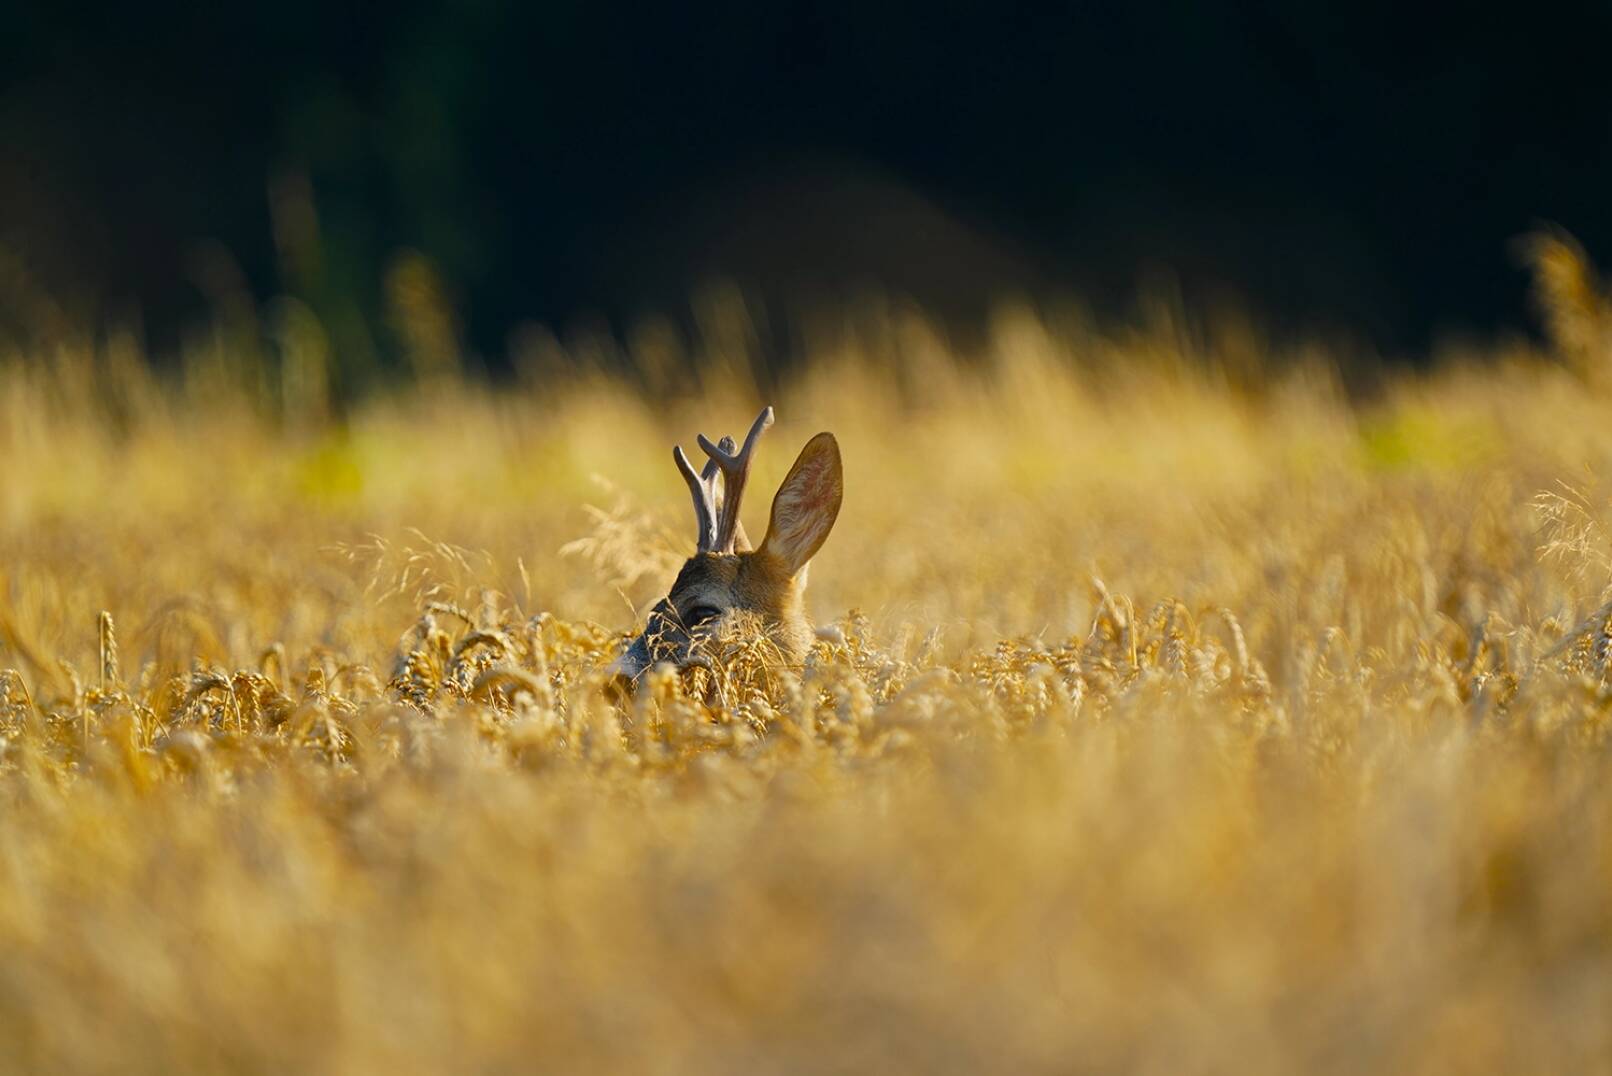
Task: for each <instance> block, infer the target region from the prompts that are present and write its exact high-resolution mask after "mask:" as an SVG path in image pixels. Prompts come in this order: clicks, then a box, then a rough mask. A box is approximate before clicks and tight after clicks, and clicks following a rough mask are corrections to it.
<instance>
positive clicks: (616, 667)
mask: <svg viewBox="0 0 1612 1076" xmlns="http://www.w3.org/2000/svg"><path fill="white" fill-rule="evenodd" d="M647 668H649V654H648V650H647V648H646V647H645V646H644V641H643V640H642V639H638V640H635V641H634V642H633V644H632V645H631V646H629V647H628V648H627V649H626V650H625V651H624V652H623V653H622V655H621V656H620V657H618V658H617V659H616V660H615V661H612V662H611V663H610V664H609V665H608V666H606V667H605V682H604V687H605V694H606V695H609V696H610V697H611V698H613V699H619V698H625V697H627V696H629V695H631V694H632V693H633V691H634V690H635V689H636V688H637V687H638V678H639V677H641V676H643V674H644V670H645V669H647Z"/></svg>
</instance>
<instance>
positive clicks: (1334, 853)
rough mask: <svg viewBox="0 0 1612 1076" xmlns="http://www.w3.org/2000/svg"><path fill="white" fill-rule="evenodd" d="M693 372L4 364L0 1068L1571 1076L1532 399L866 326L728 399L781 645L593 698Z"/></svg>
mask: <svg viewBox="0 0 1612 1076" xmlns="http://www.w3.org/2000/svg"><path fill="white" fill-rule="evenodd" d="M550 352H551V358H552V348H550ZM726 357H727V356H725V355H724V354H723V353H722V352H721V349H720V348H717V349H714V350H713V352H712V353H711V354H710V355H707V356H706V360H705V361H704V362H703V363H702V364H701V369H702V370H703V371H704V372H705V376H704V379H703V381H702V382H699V383H697V384H694V383H687V384H685V385H684V387H683V389H682V391H680V392H676V393H673V392H670V391H668V388H667V386H669V385H673V384H677V383H679V379H678V378H677V377H675V376H671V375H668V374H667V373H666V371H664V370H657V368H656V367H655V366H654V364H652V363H643V362H641V363H638V364H637V367H636V369H635V373H634V375H633V377H632V378H631V379H630V383H629V381H628V380H624V379H620V378H613V377H610V376H607V375H605V374H602V373H577V372H575V371H574V369H573V370H572V371H571V372H562V371H565V370H566V369H567V367H566V366H565V364H564V363H561V362H558V361H551V362H549V363H548V364H547V365H544V364H537V365H534V366H533V367H532V368H531V369H530V370H529V371H528V373H527V375H526V376H525V377H524V378H523V379H522V380H521V382H520V383H519V384H517V385H512V386H509V387H506V388H502V389H497V390H495V389H491V388H488V387H485V386H482V385H479V384H478V383H477V382H476V380H475V379H474V378H471V377H465V376H460V375H456V374H454V373H453V372H452V371H451V370H448V371H443V370H437V371H426V373H424V374H422V378H423V380H422V383H421V385H420V387H418V388H416V389H402V390H398V391H396V392H395V393H393V394H391V395H388V396H382V397H377V398H375V399H372V400H370V401H369V402H368V403H366V404H363V405H360V406H357V407H356V408H355V409H354V410H352V411H351V412H350V413H349V414H347V415H346V417H345V419H344V420H342V421H339V422H338V421H335V420H332V419H330V418H328V416H327V415H326V414H325V413H324V408H325V406H326V404H325V401H324V398H323V396H322V395H321V394H320V393H319V392H318V391H311V392H310V391H309V390H308V389H307V376H306V375H307V369H306V368H299V367H296V365H295V364H294V363H288V364H287V365H286V366H285V368H284V370H283V371H282V373H283V374H284V376H283V377H282V378H281V380H280V381H278V382H275V383H274V384H273V385H269V386H268V387H265V385H266V384H267V383H266V382H265V380H264V379H263V376H262V374H261V372H260V371H258V370H257V369H256V368H254V367H253V366H251V365H250V364H247V363H244V362H237V361H235V360H234V359H232V357H231V354H230V353H229V352H228V350H227V349H224V350H220V351H219V352H218V353H217V354H216V355H214V356H212V358H210V359H208V360H206V361H198V362H195V363H193V364H191V366H189V367H188V368H187V371H186V374H185V376H184V377H183V378H182V379H180V380H179V381H178V382H177V383H164V382H159V381H158V380H157V379H154V378H153V377H152V376H151V375H150V374H149V373H147V372H146V370H145V367H144V366H143V365H142V364H141V363H140V361H139V360H138V358H137V357H135V356H132V355H131V354H130V352H129V350H128V348H127V347H126V346H121V345H118V344H117V343H116V342H115V341H114V342H113V343H112V344H108V345H105V346H97V347H86V348H81V349H77V350H74V349H64V350H61V351H59V352H57V353H55V354H53V355H49V356H35V357H33V359H32V360H31V361H23V360H20V359H13V360H12V361H10V362H9V363H8V364H3V365H0V460H3V461H4V477H3V480H0V668H4V669H5V670H6V671H4V672H3V673H0V1042H3V1043H4V1044H5V1048H4V1053H3V1054H0V1067H4V1068H7V1069H13V1070H17V1071H85V1072H89V1071H118V1072H153V1073H155V1072H173V1071H180V1070H192V1071H212V1072H217V1071H309V1072H320V1071H323V1072H344V1073H351V1072H403V1071H420V1072H443V1071H490V1070H501V1069H517V1070H533V1069H545V1070H551V1071H598V1070H612V1071H622V1070H653V1071H661V1072H701V1073H709V1072H747V1073H748V1072H756V1071H769V1072H770V1071H791V1070H793V1071H800V1070H815V1071H848V1070H875V1071H878V1070H883V1071H890V1070H894V1071H957V1072H978V1071H1002V1072H1013V1071H1017V1072H1034V1071H1046V1072H1068V1071H1111V1070H1116V1069H1129V1070H1138V1071H1151V1072H1169V1073H1179V1072H1199V1071H1238V1072H1261V1071H1271V1072H1291V1071H1310V1072H1326V1071H1338V1072H1357V1071H1382V1070H1399V1071H1447V1070H1461V1071H1474V1070H1493V1071H1578V1070H1584V1069H1593V1068H1600V1069H1603V1070H1604V1069H1605V1068H1606V1067H1607V1065H1608V1059H1609V1058H1612V735H1609V715H1612V691H1609V689H1608V686H1607V683H1606V677H1607V673H1608V659H1609V650H1612V637H1609V634H1608V632H1609V627H1608V624H1607V618H1608V614H1609V613H1612V607H1609V606H1608V605H1607V604H1606V603H1607V601H1608V599H1609V598H1612V593H1609V592H1608V583H1609V581H1612V559H1609V558H1612V540H1609V531H1608V529H1607V527H1608V520H1607V513H1606V511H1605V506H1606V505H1607V501H1608V495H1607V490H1606V488H1605V486H1604V484H1603V483H1602V478H1601V476H1605V475H1607V474H1609V473H1612V470H1609V468H1612V422H1609V421H1608V420H1609V417H1612V396H1608V395H1606V394H1605V392H1604V390H1603V389H1601V388H1599V387H1598V386H1597V385H1596V383H1595V380H1594V378H1592V377H1590V376H1588V375H1587V373H1586V369H1587V368H1586V366H1585V365H1584V363H1583V362H1577V363H1576V364H1575V361H1567V362H1563V361H1562V358H1563V356H1561V355H1559V354H1558V355H1547V354H1539V353H1534V352H1532V351H1530V350H1528V349H1526V348H1522V347H1518V348H1513V349H1511V350H1510V351H1507V352H1503V353H1502V352H1501V351H1499V350H1498V349H1497V350H1496V351H1495V352H1494V353H1486V354H1477V353H1474V354H1471V355H1466V356H1451V357H1449V358H1448V360H1447V361H1446V362H1445V363H1444V365H1443V366H1442V367H1441V368H1440V369H1439V370H1438V371H1437V372H1435V373H1431V374H1428V375H1424V376H1418V377H1410V376H1405V377H1391V378H1387V379H1386V380H1385V381H1384V382H1383V383H1382V385H1381V386H1380V388H1379V390H1378V391H1376V392H1374V393H1373V394H1372V395H1371V396H1370V398H1368V399H1355V400H1350V399H1347V398H1346V397H1345V394H1344V392H1343V391H1342V389H1340V387H1339V380H1338V377H1337V376H1336V374H1335V373H1334V365H1333V364H1334V360H1335V359H1340V358H1341V357H1339V356H1330V355H1326V354H1311V355H1307V356H1291V357H1288V358H1286V359H1283V358H1281V357H1278V356H1273V355H1271V354H1269V353H1267V352H1265V351H1262V350H1261V346H1260V345H1258V344H1257V343H1256V342H1253V341H1252V340H1251V339H1250V338H1243V337H1235V338H1233V339H1231V340H1230V343H1227V342H1226V340H1224V339H1223V340H1221V341H1219V342H1218V343H1217V342H1208V343H1206V342H1204V341H1203V340H1201V339H1196V338H1194V337H1193V336H1192V334H1186V333H1179V332H1171V331H1167V330H1164V329H1159V328H1154V329H1152V330H1149V331H1146V332H1137V333H1134V334H1130V335H1114V334H1108V335H1099V334H1096V333H1092V332H1086V331H1081V330H1078V329H1077V328H1071V327H1069V326H1059V325H1049V324H1048V323H1047V322H1045V321H1043V320H1042V319H1040V318H1038V317H1036V316H1034V315H1032V314H1030V313H1028V312H1025V311H1022V310H1021V311H1018V312H1017V313H1012V312H1009V313H1007V314H1005V315H1004V316H1003V318H1002V319H1001V321H1000V323H999V324H998V326H997V329H996V331H995V332H994V333H993V334H992V337H991V342H990V345H989V347H988V348H987V351H986V354H984V355H982V356H978V357H976V359H975V360H974V361H971V362H965V361H963V360H962V359H961V358H959V357H958V356H956V355H954V354H953V353H952V352H951V351H950V350H949V349H948V347H947V346H946V344H945V342H944V341H943V340H942V339H940V338H939V337H938V336H937V335H936V334H935V333H933V332H932V331H930V330H928V329H927V328H925V326H924V325H923V323H922V322H921V321H920V320H919V319H917V318H914V317H910V316H898V317H893V318H891V319H890V320H889V321H888V322H887V323H885V324H884V325H883V327H882V330H881V331H880V332H878V333H872V334H869V333H862V334H849V335H846V336H844V337H842V338H840V339H839V340H838V341H837V342H836V343H835V344H834V345H833V346H827V345H825V346H824V347H822V348H821V349H819V350H818V351H817V352H816V353H814V354H813V355H811V356H810V359H811V361H810V362H808V363H807V364H806V365H805V367H804V369H803V370H802V372H800V373H799V374H798V375H796V376H794V377H793V378H791V379H790V380H789V381H788V382H787V383H785V384H783V385H781V386H779V387H778V388H777V389H776V391H775V392H769V393H768V402H773V403H775V404H776V405H777V407H778V414H779V419H780V424H779V429H778V430H776V431H775V432H774V433H773V434H772V435H770V438H769V442H768V444H766V445H765V446H764V447H763V450H762V454H761V455H762V459H761V461H760V463H759V465H758V472H759V477H758V478H757V484H758V486H760V487H763V488H765V489H767V490H768V491H769V495H770V491H771V489H773V488H775V486H776V484H777V481H778V479H779V478H780V477H781V475H782V474H783V471H784V469H785V468H786V467H787V466H788V464H789V462H790V460H792V459H793V456H794V453H795V451H796V449H798V447H799V445H800V443H802V442H803V441H804V440H805V438H806V437H807V436H809V435H810V434H811V433H813V432H815V431H816V430H818V429H831V430H833V431H835V432H836V433H837V434H838V435H839V437H840V439H841V442H842V445H843V447H844V452H845V459H846V472H847V477H846V485H847V492H846V501H845V508H844V511H843V512H842V514H841V517H840V523H839V526H838V527H837V529H836V531H835V533H834V534H833V535H832V537H831V538H830V540H829V542H828V544H827V546H826V547H825V549H824V551H823V553H822V555H821V556H820V557H819V558H818V561H817V562H816V563H815V564H814V566H813V570H812V587H811V590H810V592H809V605H810V608H811V609H812V611H813V612H814V614H815V616H816V618H817V620H818V621H819V622H820V623H833V624H836V625H837V626H838V628H839V633H838V638H836V639H835V640H834V641H832V642H824V643H822V644H821V645H820V646H819V648H818V650H817V652H816V653H815V654H814V656H813V659H812V661H811V662H810V663H809V665H808V666H807V667H806V668H805V669H801V670H794V671H789V672H786V673H784V674H782V675H774V676H772V677H770V678H768V679H767V680H766V681H764V682H745V681H744V680H743V679H742V678H740V679H734V680H731V681H724V682H723V683H722V684H720V685H719V687H720V691H718V692H716V693H715V694H714V695H712V696H711V697H710V698H709V700H708V701H701V700H700V699H698V698H696V697H694V695H693V693H691V692H690V691H689V690H687V685H680V684H679V683H677V682H675V681H674V680H670V679H661V680H659V681H657V682H656V683H655V684H654V685H653V690H651V691H649V692H646V693H645V695H644V697H642V698H640V699H639V700H638V701H636V702H635V703H634V704H632V705H631V706H630V707H627V708H624V709H619V710H618V709H616V708H613V707H612V705H611V704H610V703H609V702H607V701H606V700H605V699H604V698H603V697H602V695H601V693H600V691H599V690H598V670H599V669H600V667H601V666H602V665H603V664H604V663H605V662H606V661H607V660H608V659H609V657H610V656H612V654H613V651H614V648H615V647H616V646H617V645H618V643H619V641H620V639H621V637H622V634H623V633H624V632H626V631H627V630H628V629H630V628H631V627H632V626H633V624H634V622H635V614H634V612H633V610H634V608H637V609H642V608H644V607H645V606H646V605H647V603H649V602H650V601H652V600H654V599H655V598H656V597H658V596H659V595H660V594H661V593H662V592H663V591H664V588H665V586H666V585H667V583H668V581H669V580H670V578H671V575H672V573H673V572H674V571H675V569H676V566H677V564H678V563H679V562H680V560H681V558H682V557H683V556H684V555H686V553H687V552H688V548H687V547H688V545H689V544H690V543H689V540H688V534H689V532H690V531H691V529H692V527H691V525H690V522H689V520H688V519H686V518H685V516H686V514H687V511H688V509H687V495H686V491H685V490H684V489H683V487H682V484H681V482H680V481H679V480H678V478H677V475H676V473H675V471H674V470H673V468H672V465H671V462H670V459H669V447H670V445H671V444H672V443H673V442H674V441H676V440H681V441H683V442H684V443H685V444H692V440H693V434H694V433H695V432H696V431H698V430H704V431H707V432H709V433H711V434H713V435H715V434H719V433H723V432H738V431H739V430H740V429H741V427H742V425H743V423H744V421H745V420H746V419H747V418H748V416H750V415H752V414H753V413H754V408H755V405H756V404H757V403H758V402H759V401H758V397H759V396H760V395H761V394H760V393H759V392H758V390H756V389H755V387H754V384H753V380H754V379H753V378H751V377H749V376H748V375H747V374H746V373H745V372H744V370H745V365H744V364H743V363H742V362H732V361H728V362H724V359H725V358H726ZM312 368H313V369H314V372H315V373H317V366H316V365H315V366H313V367H312ZM299 369H301V372H300V373H298V372H297V371H298V370H299ZM545 371H546V372H545ZM293 374H294V375H295V376H292V375H293ZM299 379H300V380H299ZM645 386H648V389H647V390H646V388H645ZM757 499H760V498H757ZM589 505H592V506H594V507H592V508H589V507H587V506H589ZM751 512H752V513H755V514H756V516H755V518H756V520H758V521H759V519H760V518H761V516H760V513H762V512H764V509H763V508H760V507H757V506H756V505H754V504H753V505H752V506H751ZM752 530H753V532H754V531H755V530H756V523H754V522H753V523H752ZM562 550H563V552H562ZM103 614H104V615H103Z"/></svg>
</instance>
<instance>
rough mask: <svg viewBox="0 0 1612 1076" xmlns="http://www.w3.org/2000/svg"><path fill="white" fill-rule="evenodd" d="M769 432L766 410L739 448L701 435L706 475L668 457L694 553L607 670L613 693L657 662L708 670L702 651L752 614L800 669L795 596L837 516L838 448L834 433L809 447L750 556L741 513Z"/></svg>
mask: <svg viewBox="0 0 1612 1076" xmlns="http://www.w3.org/2000/svg"><path fill="white" fill-rule="evenodd" d="M771 425H772V408H770V407H768V408H766V409H764V410H763V411H762V412H761V414H760V415H758V416H756V421H755V423H754V424H753V425H752V426H751V427H750V432H749V433H748V434H747V435H746V436H745V439H744V447H743V448H739V447H738V446H737V445H735V443H734V441H733V438H731V437H724V438H722V440H721V441H720V442H719V443H717V444H712V443H711V442H710V441H709V440H707V439H706V437H705V435H704V434H701V435H700V437H699V444H700V448H701V449H703V450H704V451H705V454H706V455H707V456H709V457H710V461H709V462H708V463H706V465H705V469H704V470H703V471H695V469H694V465H693V464H692V463H690V462H689V459H688V457H687V456H686V455H684V454H683V448H682V446H681V445H679V446H677V447H676V448H674V449H673V450H672V458H673V459H674V460H675V461H676V462H677V469H678V470H679V471H680V472H682V475H683V479H684V480H685V481H686V482H687V483H688V488H689V492H690V493H691V494H692V495H693V498H694V521H695V525H696V534H695V538H696V541H695V553H694V555H693V556H692V557H690V558H689V559H688V561H687V562H685V563H684V565H683V569H682V571H680V572H678V573H677V580H676V581H675V582H674V583H673V584H672V589H671V591H670V593H668V594H667V595H666V597H664V598H662V599H661V600H660V601H659V602H657V603H656V604H655V607H654V608H653V609H651V610H650V611H649V616H648V618H647V621H646V623H645V625H644V631H643V634H641V635H639V636H638V638H636V639H634V640H633V641H632V643H631V644H630V645H629V646H628V647H627V649H626V651H625V652H624V653H623V654H622V655H621V657H619V658H617V659H616V661H615V662H614V663H613V664H612V665H611V667H610V676H611V680H612V683H613V684H614V685H615V686H617V687H622V688H626V689H628V690H631V689H632V687H634V686H635V685H636V683H637V681H638V679H639V677H641V676H642V675H643V674H644V672H645V670H647V669H649V668H650V667H651V666H654V665H658V664H661V663H668V664H671V665H674V666H676V667H677V668H680V669H682V668H688V667H690V666H693V665H701V664H707V663H708V659H707V658H706V657H704V655H702V654H701V653H700V646H701V643H703V642H704V641H706V640H708V639H710V638H712V637H713V636H715V635H716V634H717V633H718V632H719V631H720V630H721V629H722V627H723V626H724V623H725V621H727V620H728V618H730V617H732V616H734V615H735V614H738V613H749V614H752V615H753V616H755V617H756V619H757V621H758V623H759V624H760V626H761V628H762V630H763V631H765V632H766V633H767V634H768V635H769V636H770V637H771V638H772V640H773V642H774V643H775V644H776V645H777V646H778V649H779V650H780V651H781V652H782V653H783V654H784V655H785V657H786V658H787V659H788V660H789V661H791V662H800V661H803V660H804V659H805V657H806V652H807V651H808V650H810V649H811V644H812V628H811V624H810V623H808V622H807V620H806V614H805V611H804V603H803V601H802V595H803V593H804V591H805V589H806V569H807V565H808V564H810V562H811V559H812V557H813V556H814V555H815V554H816V553H817V551H818V549H820V548H821V547H822V545H823V542H824V540H825V539H827V538H828V532H829V530H830V529H831V528H832V527H833V526H834V520H835V517H837V516H838V515H839V511H840V499H841V496H842V494H843V491H844V480H843V474H842V472H841V469H840V447H839V444H838V442H836V441H835V440H834V435H833V434H831V433H820V434H818V435H817V436H816V437H813V438H812V439H811V440H810V441H808V442H806V447H805V448H803V449H801V452H800V456H799V457H798V458H797V459H796V460H795V465H794V466H793V467H791V468H790V469H789V474H788V476H787V477H785V478H784V481H783V485H781V486H779V487H778V493H777V495H776V496H774V497H773V501H772V518H771V519H770V521H769V522H768V524H767V536H766V537H765V538H763V539H762V541H761V545H760V547H759V548H755V549H752V548H751V546H750V540H749V538H747V537H746V535H745V532H744V527H743V526H742V525H741V524H740V522H739V506H740V500H741V498H742V497H743V496H744V487H745V481H746V479H747V478H748V477H749V474H750V463H751V461H752V459H754V456H755V450H756V442H757V441H759V440H760V439H761V435H762V434H763V433H765V432H766V430H767V428H768V427H769V426H771Z"/></svg>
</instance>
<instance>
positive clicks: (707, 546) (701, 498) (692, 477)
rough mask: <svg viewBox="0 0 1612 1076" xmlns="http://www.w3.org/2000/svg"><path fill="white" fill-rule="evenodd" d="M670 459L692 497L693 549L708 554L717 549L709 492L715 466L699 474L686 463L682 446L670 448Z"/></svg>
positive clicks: (706, 468)
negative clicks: (675, 462) (695, 529)
mask: <svg viewBox="0 0 1612 1076" xmlns="http://www.w3.org/2000/svg"><path fill="white" fill-rule="evenodd" d="M672 459H674V460H676V461H677V469H678V470H679V471H681V472H682V474H683V481H685V482H687V483H688V491H689V493H691V494H692V495H693V497H694V525H695V526H697V527H698V528H699V532H698V533H697V534H696V536H695V543H694V546H695V549H697V550H698V551H699V552H701V553H709V552H711V551H712V550H714V549H716V547H717V544H716V506H715V504H714V503H713V500H714V498H713V497H712V492H711V491H712V487H713V485H714V483H715V479H716V464H715V463H714V462H712V463H708V464H706V465H705V473H704V474H700V473H699V472H697V471H695V470H694V465H693V464H692V463H690V462H689V461H688V456H687V455H685V454H684V452H683V446H682V445H674V446H673V447H672Z"/></svg>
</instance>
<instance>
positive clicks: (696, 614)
mask: <svg viewBox="0 0 1612 1076" xmlns="http://www.w3.org/2000/svg"><path fill="white" fill-rule="evenodd" d="M721 615H722V610H720V609H718V608H717V607H716V606H714V605H696V606H694V607H692V608H691V609H689V610H688V612H686V613H684V614H683V623H684V624H685V625H687V626H688V627H691V628H697V627H699V626H700V625H701V624H709V623H710V622H711V621H713V620H715V619H716V618H717V617H719V616H721Z"/></svg>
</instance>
